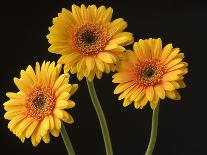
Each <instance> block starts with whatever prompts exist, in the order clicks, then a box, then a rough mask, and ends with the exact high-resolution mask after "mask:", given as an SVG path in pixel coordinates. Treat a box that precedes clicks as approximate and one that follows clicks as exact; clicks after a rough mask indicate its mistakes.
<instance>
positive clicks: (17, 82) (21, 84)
mask: <svg viewBox="0 0 207 155" xmlns="http://www.w3.org/2000/svg"><path fill="white" fill-rule="evenodd" d="M14 83H15V85H16V86H17V88H18V89H19V90H21V91H23V92H25V93H28V91H29V90H30V87H29V86H28V85H26V84H25V83H24V82H23V81H22V80H20V79H18V78H14Z"/></svg>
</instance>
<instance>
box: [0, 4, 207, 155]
mask: <svg viewBox="0 0 207 155" xmlns="http://www.w3.org/2000/svg"><path fill="white" fill-rule="evenodd" d="M73 3H75V4H77V5H80V4H82V3H84V4H96V5H98V6H100V5H105V6H107V7H109V6H111V7H113V9H114V13H113V19H115V18H117V17H123V18H124V19H125V20H126V21H127V22H128V28H127V31H130V32H133V33H134V37H135V40H136V41H137V40H138V39H141V38H143V39H146V38H149V37H155V38H157V37H161V38H162V40H163V44H167V43H170V42H172V43H173V45H174V47H180V48H181V51H183V52H184V53H185V56H186V58H185V61H187V62H188V63H189V73H188V74H187V75H186V76H185V82H186V83H187V88H185V89H183V90H180V92H181V96H182V100H181V101H173V100H165V101H162V102H161V107H160V120H159V131H158V139H157V144H156V148H155V151H154V154H155V155H203V154H207V151H206V144H207V142H206V139H207V136H206V131H207V128H206V122H207V121H206V78H207V76H206V66H207V60H206V57H205V55H206V52H207V50H206V45H207V43H206V36H207V23H206V21H207V5H206V4H205V3H204V2H201V1H181V0H180V1H173V0H165V1H157V0H154V1H146V0H145V1H138V0H133V1H132V0H131V1H130V0H127V1H124V0H116V1H115V0H114V1H112V0H111V1H110V0H102V1H101V0H99V1H98V0H96V1H95V0H93V1H89V0H88V1H86V0H85V1H83V0H82V1H81V0H79V1H75V0H34V1H17V0H15V1H7V2H3V1H1V3H0V12H1V18H0V25H1V29H0V38H1V42H0V50H1V56H0V58H1V59H0V68H1V69H0V79H1V80H0V84H1V87H0V89H1V103H2V104H3V102H5V101H6V100H7V98H6V96H5V93H6V92H8V91H16V90H17V88H16V87H15V85H14V83H13V80H12V79H13V77H14V76H17V77H19V72H20V70H21V69H26V67H27V65H29V64H32V66H34V64H35V62H36V61H40V62H42V61H43V60H51V61H52V60H57V59H58V57H59V56H57V55H54V54H51V53H49V52H47V48H48V47H49V44H48V42H47V39H46V35H47V34H48V27H49V26H51V25H52V18H53V17H56V16H57V13H58V12H60V11H61V8H63V7H64V8H67V9H70V8H71V5H72V4H73ZM71 81H72V82H74V83H79V90H78V91H77V93H76V94H75V95H74V96H73V97H72V99H73V100H74V101H75V102H76V103H77V106H76V107H75V108H73V109H72V110H70V112H71V114H72V115H73V117H74V119H75V123H74V124H73V125H66V127H67V130H68V132H69V134H70V137H71V141H72V143H73V145H74V149H75V150H76V153H77V155H84V154H85V155H104V154H105V151H104V144H103V140H102V135H101V130H100V126H99V122H98V119H97V116H96V113H95V111H94V109H93V106H92V103H91V101H90V98H89V94H88V91H87V88H86V82H85V79H84V80H82V81H81V82H78V81H77V80H76V78H75V76H72V78H71ZM95 86H96V88H97V93H98V96H99V98H100V101H101V104H102V107H103V110H104V112H105V116H106V118H107V122H108V126H109V130H110V134H111V140H112V145H113V150H114V154H115V155H136V154H140V155H142V154H144V151H145V149H146V147H147V143H148V139H149V134H150V124H151V113H152V110H151V109H150V108H149V105H148V106H146V107H145V108H144V109H143V110H135V108H134V107H133V106H129V107H127V108H124V107H123V106H122V102H120V101H118V100H117V98H118V96H117V95H113V93H112V92H113V90H114V88H115V85H114V84H112V82H111V74H108V75H106V74H105V75H104V76H103V78H102V79H101V80H95ZM4 113H5V111H4V110H3V105H1V108H0V122H1V123H0V154H1V155H2V154H6V155H11V154H13V153H15V154H22V155H26V154H27V155H28V154H30V155H37V154H58V155H66V154H67V152H66V149H65V147H64V144H63V142H62V139H61V137H59V138H54V137H52V138H51V142H50V143H49V144H44V143H43V142H41V143H40V145H38V147H36V148H34V147H33V146H32V145H31V142H30V139H29V140H26V142H25V143H24V144H21V142H20V140H19V139H18V138H16V137H15V135H13V134H12V133H11V132H10V131H9V130H8V128H7V124H8V121H7V120H5V119H4V118H3V115H4Z"/></svg>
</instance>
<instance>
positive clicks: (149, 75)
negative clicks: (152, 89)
mask: <svg viewBox="0 0 207 155" xmlns="http://www.w3.org/2000/svg"><path fill="white" fill-rule="evenodd" d="M154 75H155V69H154V68H147V69H146V70H145V71H144V73H143V78H144V79H145V80H148V79H150V78H152V77H153V76H154Z"/></svg>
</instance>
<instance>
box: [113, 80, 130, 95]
mask: <svg viewBox="0 0 207 155" xmlns="http://www.w3.org/2000/svg"><path fill="white" fill-rule="evenodd" d="M133 84H134V82H126V83H121V84H119V85H118V86H117V87H116V88H115V90H114V94H119V93H121V92H123V91H124V90H126V89H127V88H129V87H130V86H132V85H133Z"/></svg>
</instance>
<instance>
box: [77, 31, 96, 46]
mask: <svg viewBox="0 0 207 155" xmlns="http://www.w3.org/2000/svg"><path fill="white" fill-rule="evenodd" d="M78 37H79V38H78V41H79V42H81V43H84V44H86V45H89V46H90V45H92V44H94V43H96V41H97V39H98V36H97V35H96V34H95V32H94V31H91V30H85V31H84V32H82V33H81V34H79V35H78Z"/></svg>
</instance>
